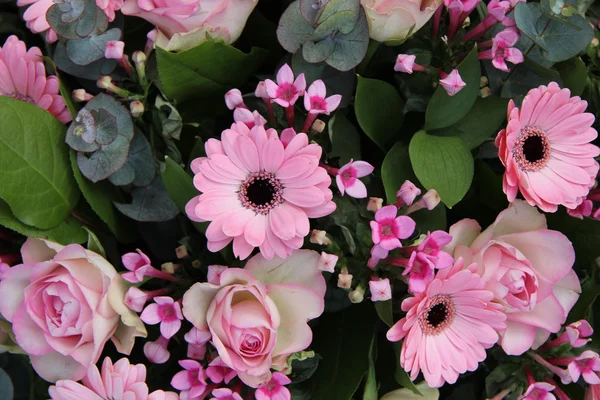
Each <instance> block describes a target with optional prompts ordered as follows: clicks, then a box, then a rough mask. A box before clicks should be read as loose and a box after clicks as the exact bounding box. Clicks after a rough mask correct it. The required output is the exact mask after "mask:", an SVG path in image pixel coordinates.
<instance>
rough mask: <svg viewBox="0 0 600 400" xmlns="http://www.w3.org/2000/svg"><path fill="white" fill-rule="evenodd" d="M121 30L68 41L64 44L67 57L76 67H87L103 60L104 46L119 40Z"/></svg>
mask: <svg viewBox="0 0 600 400" xmlns="http://www.w3.org/2000/svg"><path fill="white" fill-rule="evenodd" d="M120 38H121V30H120V29H119V28H112V29H109V30H107V31H106V32H104V33H101V34H100V35H91V36H90V37H87V38H85V39H81V40H69V41H68V42H67V44H66V49H67V57H69V59H70V60H71V61H73V62H74V63H75V64H77V65H88V64H91V63H93V62H94V61H97V60H100V59H102V58H104V53H105V49H106V44H107V43H108V42H109V41H111V40H119V39H120Z"/></svg>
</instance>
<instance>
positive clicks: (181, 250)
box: [175, 246, 189, 260]
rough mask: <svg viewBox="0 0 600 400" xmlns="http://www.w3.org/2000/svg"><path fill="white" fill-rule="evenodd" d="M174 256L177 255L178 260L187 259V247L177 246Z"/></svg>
mask: <svg viewBox="0 0 600 400" xmlns="http://www.w3.org/2000/svg"><path fill="white" fill-rule="evenodd" d="M175 255H177V258H178V259H180V260H181V259H184V258H188V256H189V253H188V250H187V247H185V246H179V247H178V248H176V249H175Z"/></svg>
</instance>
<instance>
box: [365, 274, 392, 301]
mask: <svg viewBox="0 0 600 400" xmlns="http://www.w3.org/2000/svg"><path fill="white" fill-rule="evenodd" d="M369 290H370V291H371V301H387V300H390V299H391V298H392V288H391V287H390V280H389V279H388V278H385V279H371V280H370V281H369Z"/></svg>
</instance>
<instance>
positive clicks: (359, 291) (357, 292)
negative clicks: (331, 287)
mask: <svg viewBox="0 0 600 400" xmlns="http://www.w3.org/2000/svg"><path fill="white" fill-rule="evenodd" d="M348 298H349V299H350V301H351V302H352V303H354V304H356V303H362V301H363V300H364V299H365V288H364V287H362V285H358V286H357V288H356V289H354V290H353V291H351V292H350V293H348Z"/></svg>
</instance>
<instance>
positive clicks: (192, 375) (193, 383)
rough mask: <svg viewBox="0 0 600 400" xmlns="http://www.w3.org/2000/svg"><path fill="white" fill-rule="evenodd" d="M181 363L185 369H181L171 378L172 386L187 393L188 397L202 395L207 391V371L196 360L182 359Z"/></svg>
mask: <svg viewBox="0 0 600 400" xmlns="http://www.w3.org/2000/svg"><path fill="white" fill-rule="evenodd" d="M179 365H180V366H181V367H182V368H183V369H184V371H179V372H178V373H176V374H175V376H173V379H171V386H173V387H174V388H175V389H177V390H181V391H183V392H185V393H186V395H187V398H189V399H193V398H196V397H200V396H201V395H203V394H204V392H205V391H206V387H207V384H206V372H205V371H204V369H203V368H202V365H200V363H199V362H198V361H196V360H180V361H179Z"/></svg>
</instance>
